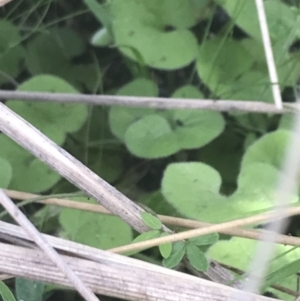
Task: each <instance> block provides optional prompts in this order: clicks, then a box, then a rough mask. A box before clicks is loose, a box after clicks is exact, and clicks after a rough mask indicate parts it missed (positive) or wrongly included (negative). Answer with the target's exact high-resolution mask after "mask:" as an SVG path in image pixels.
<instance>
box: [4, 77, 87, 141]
mask: <svg viewBox="0 0 300 301" xmlns="http://www.w3.org/2000/svg"><path fill="white" fill-rule="evenodd" d="M18 91H32V92H51V93H55V92H57V93H78V91H77V90H76V89H74V87H73V86H71V85H70V84H68V83H67V82H66V81H64V80H62V79H61V78H58V77H55V76H51V75H39V76H35V77H32V78H31V79H29V80H28V81H26V82H24V83H23V84H22V85H20V86H19V87H18ZM6 104H7V106H8V107H9V108H10V109H12V110H13V111H14V112H16V113H17V114H19V115H20V116H21V117H23V118H24V119H26V121H28V122H30V123H31V124H32V125H33V126H35V127H37V128H38V129H39V130H40V131H41V132H43V133H44V134H45V135H46V136H48V137H49V138H50V139H52V140H54V142H56V143H57V144H59V145H62V144H63V143H64V141H65V138H66V135H67V133H72V132H75V131H78V130H79V129H80V128H81V127H82V125H83V124H84V122H85V120H86V118H87V116H88V112H87V106H86V105H82V104H64V103H47V105H45V103H41V102H34V101H22V100H13V101H8V102H7V103H6Z"/></svg>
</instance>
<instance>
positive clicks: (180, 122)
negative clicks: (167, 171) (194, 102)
mask: <svg viewBox="0 0 300 301" xmlns="http://www.w3.org/2000/svg"><path fill="white" fill-rule="evenodd" d="M172 119H173V122H174V123H175V124H176V125H175V126H174V133H175V135H176V137H177V139H178V143H179V146H180V148H181V149H194V148H199V147H202V146H204V145H206V144H208V143H209V142H211V141H212V140H213V139H215V138H216V137H217V136H219V135H220V134H221V133H222V131H223V130H224V128H225V121H224V118H223V116H222V115H221V114H220V113H219V112H212V111H200V110H176V111H174V113H173V116H172Z"/></svg>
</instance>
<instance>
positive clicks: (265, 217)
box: [109, 208, 292, 253]
mask: <svg viewBox="0 0 300 301" xmlns="http://www.w3.org/2000/svg"><path fill="white" fill-rule="evenodd" d="M290 209H292V208H288V209H287V210H286V212H285V214H286V215H287V216H288V215H289V214H290V213H291V212H292V211H291V210H290ZM276 218H277V216H274V211H270V212H267V213H261V214H257V215H254V216H250V217H246V218H242V219H236V220H233V221H229V222H224V223H220V224H216V225H212V226H208V227H205V228H198V229H194V230H188V231H183V232H180V233H176V234H170V235H168V236H164V237H159V238H154V239H150V240H147V241H142V242H137V243H133V244H130V245H126V246H122V247H118V248H113V249H110V250H109V251H110V252H113V253H126V252H130V251H135V250H139V249H148V248H152V247H155V246H158V245H161V244H164V243H168V242H176V241H180V240H185V239H189V238H193V237H197V236H201V235H205V234H210V233H214V232H219V231H224V230H225V229H230V228H236V227H241V226H247V225H251V224H257V223H260V222H266V221H272V220H274V219H276ZM280 218H282V216H280ZM263 233H264V232H263ZM272 234H273V233H272ZM269 235H270V236H271V234H270V233H269V232H267V235H266V236H265V237H264V241H267V242H269V241H270V238H269ZM271 241H272V242H273V240H271Z"/></svg>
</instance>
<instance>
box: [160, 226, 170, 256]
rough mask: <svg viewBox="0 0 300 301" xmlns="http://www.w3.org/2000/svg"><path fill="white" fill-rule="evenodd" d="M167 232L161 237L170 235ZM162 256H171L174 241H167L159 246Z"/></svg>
mask: <svg viewBox="0 0 300 301" xmlns="http://www.w3.org/2000/svg"><path fill="white" fill-rule="evenodd" d="M168 235H169V234H168V233H166V232H163V233H161V235H160V237H165V236H168ZM158 248H159V252H160V254H161V256H162V257H163V258H165V259H167V258H169V257H170V255H171V253H172V243H171V242H167V243H164V244H161V245H159V246H158Z"/></svg>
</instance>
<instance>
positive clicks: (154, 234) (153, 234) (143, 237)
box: [124, 230, 161, 256]
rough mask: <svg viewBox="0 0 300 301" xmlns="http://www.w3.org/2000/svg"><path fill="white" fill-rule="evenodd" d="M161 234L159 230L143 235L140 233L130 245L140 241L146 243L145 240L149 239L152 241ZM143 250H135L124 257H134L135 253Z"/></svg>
mask: <svg viewBox="0 0 300 301" xmlns="http://www.w3.org/2000/svg"><path fill="white" fill-rule="evenodd" d="M160 234H161V232H160V231H159V230H151V231H147V232H144V233H141V234H140V235H138V236H137V237H136V238H135V239H134V240H133V241H132V243H136V242H141V241H146V240H150V239H154V238H158V237H160ZM143 250H145V249H139V250H135V251H130V252H127V253H125V254H124V255H126V256H131V255H134V254H136V253H139V252H141V251H143Z"/></svg>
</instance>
